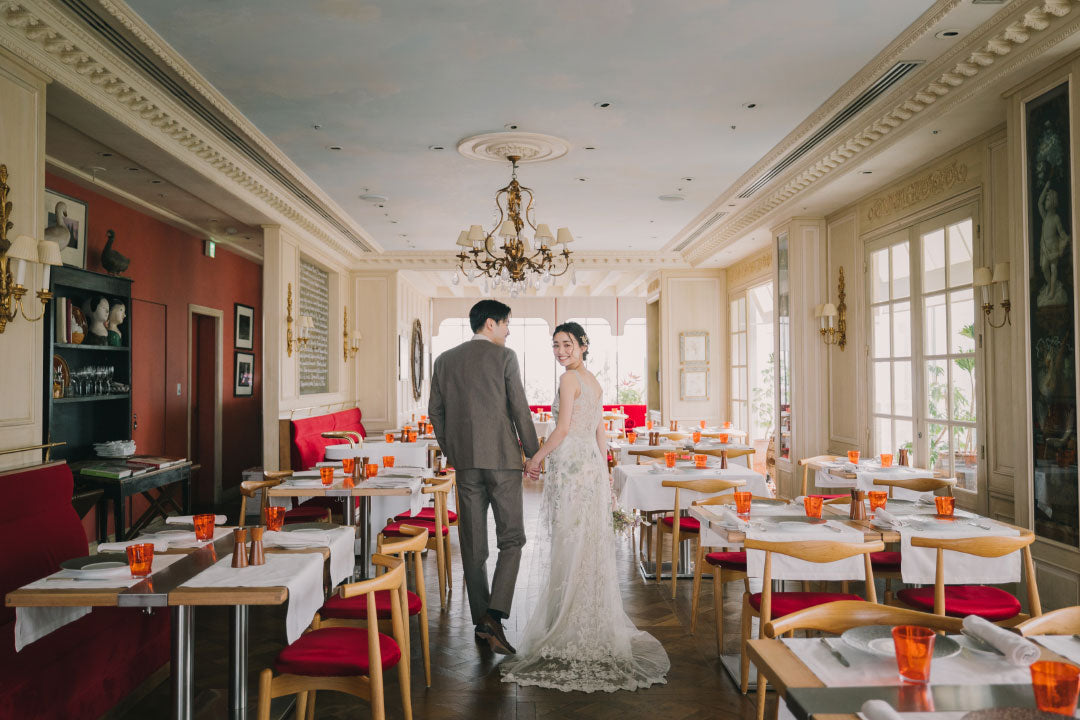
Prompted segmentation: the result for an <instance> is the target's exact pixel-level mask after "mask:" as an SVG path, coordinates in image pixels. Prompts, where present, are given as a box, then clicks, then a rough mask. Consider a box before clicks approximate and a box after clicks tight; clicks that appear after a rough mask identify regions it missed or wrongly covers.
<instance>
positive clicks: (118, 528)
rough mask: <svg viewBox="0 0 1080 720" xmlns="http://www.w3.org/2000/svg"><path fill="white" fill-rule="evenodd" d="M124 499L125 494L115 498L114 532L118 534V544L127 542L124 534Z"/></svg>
mask: <svg viewBox="0 0 1080 720" xmlns="http://www.w3.org/2000/svg"><path fill="white" fill-rule="evenodd" d="M125 499H126V498H125V497H124V495H123V493H117V494H116V497H114V498H113V530H114V531H115V532H116V542H123V541H124V540H127V533H125V532H124V500H125Z"/></svg>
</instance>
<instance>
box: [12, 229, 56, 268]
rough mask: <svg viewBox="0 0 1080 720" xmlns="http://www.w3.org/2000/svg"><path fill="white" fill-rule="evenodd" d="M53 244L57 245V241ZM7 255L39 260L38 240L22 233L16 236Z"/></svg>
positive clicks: (16, 258) (20, 258)
mask: <svg viewBox="0 0 1080 720" xmlns="http://www.w3.org/2000/svg"><path fill="white" fill-rule="evenodd" d="M53 244H54V245H56V243H53ZM57 247H59V246H57ZM7 256H8V258H10V259H12V260H26V261H28V262H38V241H37V240H35V239H34V238H32V237H30V236H29V235H20V236H19V237H17V238H15V242H13V243H11V247H9V248H8V251H7Z"/></svg>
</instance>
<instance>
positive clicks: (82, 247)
mask: <svg viewBox="0 0 1080 720" xmlns="http://www.w3.org/2000/svg"><path fill="white" fill-rule="evenodd" d="M86 218H87V213H86V203H84V202H83V201H82V200H77V199H76V198H73V197H70V196H68V195H64V194H62V193H58V192H56V191H55V190H50V189H48V188H45V239H46V240H53V241H55V242H57V243H58V244H59V245H60V259H61V260H63V261H64V264H65V265H70V266H72V267H77V268H85V267H86Z"/></svg>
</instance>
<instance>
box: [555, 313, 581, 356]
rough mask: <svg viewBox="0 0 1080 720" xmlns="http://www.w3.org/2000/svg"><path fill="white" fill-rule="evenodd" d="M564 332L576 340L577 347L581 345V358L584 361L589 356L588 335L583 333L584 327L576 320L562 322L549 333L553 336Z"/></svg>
mask: <svg viewBox="0 0 1080 720" xmlns="http://www.w3.org/2000/svg"><path fill="white" fill-rule="evenodd" d="M561 332H564V333H566V334H567V335H569V336H570V337H572V338H574V340H576V341H577V344H578V346H579V347H581V360H582V362H584V361H585V360H587V359H588V357H589V336H588V335H586V334H585V328H583V327H581V326H580V325H578V324H577V323H576V322H568V323H563V324H562V325H559V326H558V327H556V328H555V332H553V333H552V334H551V336H552V337H553V338H554V337H555V336H556V335H558V334H559V333H561Z"/></svg>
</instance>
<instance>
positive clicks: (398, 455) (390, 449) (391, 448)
mask: <svg viewBox="0 0 1080 720" xmlns="http://www.w3.org/2000/svg"><path fill="white" fill-rule="evenodd" d="M374 437H377V438H380V439H373V440H365V441H364V444H363V445H355V446H352V447H350V446H348V445H330V446H328V447H327V448H326V459H327V461H331V462H337V461H340V460H341V459H342V458H343V457H355V458H363V457H366V458H367V459H368V462H371V463H375V464H376V465H381V464H382V459H383V458H384V457H392V458H394V464H395V466H397V465H408V466H413V467H422V468H426V467H430V465H429V462H430V461H429V453H430V450H429V448H432V447H439V443H438V441H436V440H435V439H434V438H418V439H417V440H416V442H400V441H399V440H397V439H396V438H395V440H394V442H391V443H388V442H386V440H384V439H381V436H374ZM337 448H343V449H341V450H338V449H337Z"/></svg>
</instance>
